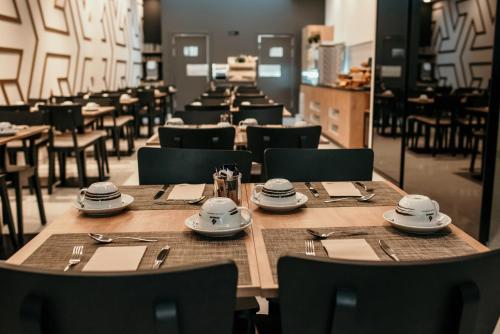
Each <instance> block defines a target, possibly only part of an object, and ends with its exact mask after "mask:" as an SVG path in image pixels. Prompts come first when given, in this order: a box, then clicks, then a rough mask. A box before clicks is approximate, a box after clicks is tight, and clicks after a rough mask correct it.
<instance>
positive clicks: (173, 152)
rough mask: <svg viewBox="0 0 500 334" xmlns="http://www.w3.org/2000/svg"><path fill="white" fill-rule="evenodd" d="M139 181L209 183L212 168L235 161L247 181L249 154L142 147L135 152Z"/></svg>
mask: <svg viewBox="0 0 500 334" xmlns="http://www.w3.org/2000/svg"><path fill="white" fill-rule="evenodd" d="M138 163H139V184H141V185H147V184H178V183H213V181H214V180H213V173H214V168H216V167H220V166H222V165H224V164H236V165H237V166H238V169H239V170H240V171H241V173H242V182H250V172H251V168H252V155H251V153H250V152H248V151H221V150H196V149H174V148H172V149H170V148H168V149H167V148H156V147H142V148H140V149H139V152H138Z"/></svg>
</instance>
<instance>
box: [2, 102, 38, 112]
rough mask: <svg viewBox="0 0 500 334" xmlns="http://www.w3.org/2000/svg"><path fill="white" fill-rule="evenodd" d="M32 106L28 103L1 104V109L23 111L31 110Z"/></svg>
mask: <svg viewBox="0 0 500 334" xmlns="http://www.w3.org/2000/svg"><path fill="white" fill-rule="evenodd" d="M30 108H31V106H30V105H28V104H13V105H1V106H0V111H6V112H23V111H27V112H29V111H30Z"/></svg>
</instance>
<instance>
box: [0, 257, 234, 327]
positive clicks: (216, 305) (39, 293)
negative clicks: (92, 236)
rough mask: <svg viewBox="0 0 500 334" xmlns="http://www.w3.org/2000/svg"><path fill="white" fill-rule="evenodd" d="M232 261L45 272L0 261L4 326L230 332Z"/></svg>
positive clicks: (0, 317)
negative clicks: (129, 269) (111, 270)
mask: <svg viewBox="0 0 500 334" xmlns="http://www.w3.org/2000/svg"><path fill="white" fill-rule="evenodd" d="M237 277H238V272H237V268H236V265H235V264H234V263H233V262H230V261H218V262H214V263H208V264H202V265H196V266H185V267H179V268H172V269H164V270H163V269H162V270H159V271H156V272H153V271H150V272H137V273H103V274H97V273H93V274H90V273H71V274H63V273H60V272H44V271H41V270H37V269H31V268H27V267H20V266H12V265H7V264H0V295H1V296H2V298H5V300H8V301H9V302H8V303H1V305H0V328H1V329H2V333H9V334H21V333H51V334H66V333H72V334H84V333H85V334H88V333H95V334H110V333H120V334H137V333H172V334H180V333H183V334H197V333H213V334H224V333H225V334H230V333H231V332H232V324H233V312H234V305H235V298H236V282H237Z"/></svg>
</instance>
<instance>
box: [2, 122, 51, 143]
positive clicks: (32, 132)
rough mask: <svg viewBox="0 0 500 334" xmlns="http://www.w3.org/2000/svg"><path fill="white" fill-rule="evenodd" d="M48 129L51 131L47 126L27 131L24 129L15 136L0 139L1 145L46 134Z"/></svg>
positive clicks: (29, 128)
mask: <svg viewBox="0 0 500 334" xmlns="http://www.w3.org/2000/svg"><path fill="white" fill-rule="evenodd" d="M48 129H49V127H48V126H47V125H37V126H30V127H28V128H26V129H22V130H19V131H17V133H16V134H15V135H12V136H3V137H0V145H5V144H7V143H8V142H11V141H13V140H19V139H25V138H29V137H31V136H35V135H38V134H41V133H42V132H44V131H46V130H48Z"/></svg>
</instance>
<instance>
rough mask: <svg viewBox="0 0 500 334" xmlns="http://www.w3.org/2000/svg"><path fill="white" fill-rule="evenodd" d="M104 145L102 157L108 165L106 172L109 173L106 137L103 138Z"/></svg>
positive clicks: (102, 143) (107, 165) (105, 164)
mask: <svg viewBox="0 0 500 334" xmlns="http://www.w3.org/2000/svg"><path fill="white" fill-rule="evenodd" d="M101 146H102V157H103V161H104V166H106V173H108V175H109V160H108V151H107V150H106V138H102V139H101Z"/></svg>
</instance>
